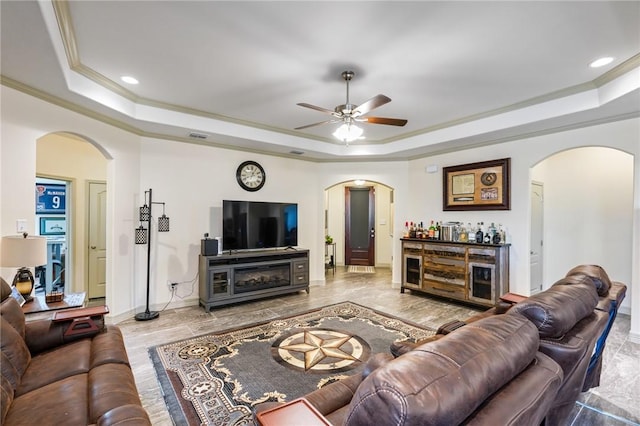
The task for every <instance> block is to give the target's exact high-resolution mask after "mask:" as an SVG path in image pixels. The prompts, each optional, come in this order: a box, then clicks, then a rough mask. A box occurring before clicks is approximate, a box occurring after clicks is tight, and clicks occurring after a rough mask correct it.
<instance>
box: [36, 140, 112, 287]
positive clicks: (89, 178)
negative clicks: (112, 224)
mask: <svg viewBox="0 0 640 426" xmlns="http://www.w3.org/2000/svg"><path fill="white" fill-rule="evenodd" d="M109 160H111V156H110V155H109V153H108V152H107V151H106V150H104V149H103V147H101V146H100V144H98V143H97V142H95V141H94V140H92V139H91V138H88V137H86V136H83V135H79V134H76V133H71V132H63V131H61V132H53V133H48V134H46V135H44V136H42V137H40V138H38V139H37V141H36V176H38V177H48V178H55V179H60V180H64V181H67V182H69V185H68V187H69V190H70V193H69V194H68V197H69V199H70V203H69V205H68V210H69V211H67V212H66V218H67V228H68V229H69V235H68V238H67V241H66V243H67V247H68V255H67V256H68V259H69V266H70V268H67V270H66V271H65V274H66V276H67V277H68V278H67V280H68V281H69V283H70V284H71V285H70V286H69V287H67V288H66V291H70V292H87V293H88V294H89V297H95V298H101V297H106V295H105V294H104V292H103V294H101V295H100V294H95V293H93V294H92V293H90V292H89V291H88V290H89V289H88V285H89V282H90V277H89V271H90V270H93V269H94V268H96V267H97V268H99V270H100V271H102V272H103V275H104V272H105V269H106V260H99V264H95V263H94V264H93V265H90V261H91V259H92V256H91V250H92V249H91V247H90V244H89V240H90V237H91V235H94V234H95V229H92V227H91V226H90V225H91V222H92V220H91V217H92V216H91V214H92V207H91V205H92V203H91V199H90V198H91V197H90V194H91V187H92V186H95V184H99V185H103V186H104V187H105V188H106V184H107V168H108V162H109ZM103 202H106V198H105V199H104V200H103ZM102 207H103V208H104V212H103V213H102V215H103V216H102V218H103V219H105V220H106V205H102ZM93 212H94V213H95V211H94V210H93ZM101 226H103V227H106V223H105V222H104V221H103V222H102V224H101ZM101 232H102V233H103V234H104V233H105V232H106V229H104V228H101ZM105 256H106V253H105Z"/></svg>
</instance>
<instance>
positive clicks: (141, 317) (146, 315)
mask: <svg viewBox="0 0 640 426" xmlns="http://www.w3.org/2000/svg"><path fill="white" fill-rule="evenodd" d="M152 208H153V200H152V198H151V188H149V220H148V226H147V308H146V309H145V311H144V312H141V313H139V314H136V316H135V319H136V321H149V320H152V319H156V318H158V317H159V316H160V312H157V311H150V310H149V288H150V284H151V283H150V281H149V278H150V276H149V272H150V267H151V218H152V217H153V216H152V215H151V210H152Z"/></svg>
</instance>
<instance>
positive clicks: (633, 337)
mask: <svg viewBox="0 0 640 426" xmlns="http://www.w3.org/2000/svg"><path fill="white" fill-rule="evenodd" d="M629 341H630V342H631V343H640V333H632V332H629Z"/></svg>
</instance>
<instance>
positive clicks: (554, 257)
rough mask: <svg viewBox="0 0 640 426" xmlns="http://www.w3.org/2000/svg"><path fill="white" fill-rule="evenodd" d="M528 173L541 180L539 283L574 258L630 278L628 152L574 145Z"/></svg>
mask: <svg viewBox="0 0 640 426" xmlns="http://www.w3.org/2000/svg"><path fill="white" fill-rule="evenodd" d="M531 176H532V178H533V179H534V180H536V181H539V182H542V183H543V185H544V235H543V241H544V245H543V262H544V269H543V274H544V281H543V283H544V284H543V288H548V287H549V286H551V285H552V284H553V283H554V282H555V281H556V280H558V279H559V278H560V277H562V276H563V275H564V274H566V272H567V265H579V264H599V265H600V266H602V267H603V268H604V269H605V270H606V271H610V272H608V273H610V274H612V278H615V279H616V280H618V281H621V282H624V283H629V282H631V250H629V248H630V247H631V246H632V237H633V233H632V232H631V230H632V229H633V228H632V226H633V156H632V155H630V154H628V153H625V152H623V151H619V150H615V149H611V148H600V147H587V148H576V149H571V150H568V151H563V152H560V153H558V154H555V155H553V156H551V157H549V158H547V159H545V160H544V161H542V162H541V163H539V164H538V165H536V166H535V167H533V169H532V175H531ZM614 273H615V275H613V274H614ZM629 304H630V299H629V298H627V299H625V301H624V303H623V306H626V308H627V309H628V308H629Z"/></svg>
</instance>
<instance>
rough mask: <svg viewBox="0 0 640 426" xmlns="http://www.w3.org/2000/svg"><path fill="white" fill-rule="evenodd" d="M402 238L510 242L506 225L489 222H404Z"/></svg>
mask: <svg viewBox="0 0 640 426" xmlns="http://www.w3.org/2000/svg"><path fill="white" fill-rule="evenodd" d="M403 239H419V240H429V241H446V242H457V243H469V244H484V245H505V244H510V242H509V236H508V232H507V229H506V227H503V226H502V224H498V226H496V225H495V222H491V223H490V224H488V225H487V226H485V224H484V222H477V223H476V225H475V226H473V225H472V224H471V222H467V224H466V225H465V223H464V222H440V221H435V220H431V221H430V224H429V226H428V227H424V225H423V222H413V221H407V222H405V232H404V234H403Z"/></svg>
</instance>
